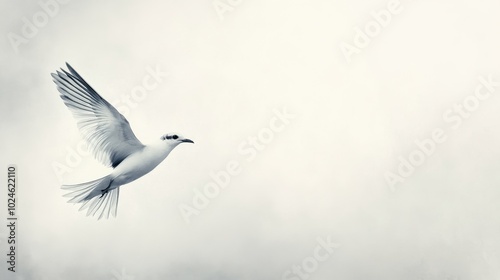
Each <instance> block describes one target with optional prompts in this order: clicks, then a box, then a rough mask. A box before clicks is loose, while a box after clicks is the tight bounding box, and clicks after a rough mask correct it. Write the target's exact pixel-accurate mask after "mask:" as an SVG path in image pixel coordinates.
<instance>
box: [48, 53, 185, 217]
mask: <svg viewBox="0 0 500 280" xmlns="http://www.w3.org/2000/svg"><path fill="white" fill-rule="evenodd" d="M66 66H67V67H68V69H69V72H67V71H66V70H64V69H62V68H61V71H62V72H60V71H56V72H57V74H56V73H51V75H52V77H53V78H54V82H55V83H56V85H57V90H58V91H59V92H60V96H61V98H62V99H63V101H64V104H66V106H67V107H68V108H69V109H70V111H71V112H72V113H73V116H74V117H75V119H76V121H77V123H78V128H79V130H80V132H81V134H82V137H83V138H84V139H85V140H86V141H87V143H88V146H89V148H90V151H91V152H92V154H93V155H94V157H95V158H96V159H97V160H98V161H100V162H101V163H102V164H104V165H106V166H111V167H113V171H112V172H111V174H109V175H108V176H105V177H102V178H99V179H97V180H93V181H90V182H86V183H82V184H77V185H63V186H62V187H61V188H62V189H64V190H68V191H70V192H69V193H67V194H65V195H64V196H65V197H72V198H71V199H70V200H69V201H68V202H72V203H82V204H83V205H82V206H81V207H80V209H79V210H84V209H88V211H87V216H89V215H92V216H94V215H96V214H97V215H98V217H99V218H98V219H101V218H102V217H106V218H109V216H110V214H112V215H113V216H115V217H116V214H117V208H118V196H119V193H120V186H121V185H125V184H128V183H130V182H132V181H134V180H136V179H138V178H140V177H142V176H144V175H145V174H147V173H148V172H150V171H151V170H153V169H154V168H155V167H156V166H157V165H158V164H160V163H161V162H162V161H163V160H164V159H165V158H166V157H167V156H168V154H169V153H170V152H171V151H172V150H173V149H174V148H175V147H176V146H177V145H179V144H180V143H194V142H193V141H191V140H190V139H187V138H184V137H182V136H181V135H179V134H173V133H169V134H165V135H163V136H161V137H160V139H158V140H157V141H156V142H154V143H152V144H150V145H144V144H142V143H141V142H140V141H139V139H137V137H136V136H135V135H134V132H132V129H131V128H130V125H129V123H128V121H127V119H126V118H125V117H124V116H123V115H121V114H120V113H119V112H118V111H117V110H116V109H115V108H114V107H113V106H112V105H111V104H109V102H107V101H106V100H105V99H104V98H102V97H101V96H100V95H99V94H98V93H97V92H96V91H95V90H94V89H93V88H92V87H91V86H90V85H89V84H87V82H85V80H84V79H83V78H82V77H81V76H80V75H79V74H78V73H77V72H76V71H75V70H74V69H73V68H72V67H71V66H70V65H69V64H68V63H66Z"/></svg>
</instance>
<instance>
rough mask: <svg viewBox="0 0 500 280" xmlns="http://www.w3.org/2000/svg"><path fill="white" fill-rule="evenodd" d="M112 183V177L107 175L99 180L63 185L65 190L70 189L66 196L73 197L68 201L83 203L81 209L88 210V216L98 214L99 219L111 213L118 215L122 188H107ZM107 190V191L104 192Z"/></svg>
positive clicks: (107, 216)
mask: <svg viewBox="0 0 500 280" xmlns="http://www.w3.org/2000/svg"><path fill="white" fill-rule="evenodd" d="M110 184H111V178H110V177H109V176H105V177H102V178H99V179H97V180H93V181H90V182H86V183H81V184H76V185H63V186H62V187H61V188H62V189H63V190H67V191H69V192H68V193H67V194H65V195H64V196H65V197H71V199H70V200H68V202H71V203H82V206H81V207H80V209H79V210H80V211H81V210H85V209H88V210H87V216H90V215H92V216H95V215H96V214H97V215H98V219H101V218H102V217H106V218H109V216H110V214H111V215H113V216H114V217H116V214H117V210H118V197H119V195H120V188H119V187H117V188H114V189H110V190H107V191H105V190H106V188H108V187H109V186H110ZM103 191H105V192H103Z"/></svg>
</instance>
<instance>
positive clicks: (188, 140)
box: [181, 139, 194, 144]
mask: <svg viewBox="0 0 500 280" xmlns="http://www.w3.org/2000/svg"><path fill="white" fill-rule="evenodd" d="M181 142H186V143H193V144H194V142H193V140H191V139H182V140H181Z"/></svg>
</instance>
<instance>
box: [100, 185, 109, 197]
mask: <svg viewBox="0 0 500 280" xmlns="http://www.w3.org/2000/svg"><path fill="white" fill-rule="evenodd" d="M109 187H111V184H109V186H108V187H107V188H105V189H104V190H101V193H102V194H101V197H99V198H102V197H103V196H104V195H105V194H107V193H108V191H109Z"/></svg>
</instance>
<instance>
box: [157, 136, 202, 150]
mask: <svg viewBox="0 0 500 280" xmlns="http://www.w3.org/2000/svg"><path fill="white" fill-rule="evenodd" d="M160 139H161V140H162V141H164V142H165V143H166V144H167V145H169V146H174V147H175V146H177V145H179V144H180V143H194V142H193V140H191V139H188V138H185V137H184V136H182V135H180V134H178V133H167V134H165V135H162V136H161V138H160Z"/></svg>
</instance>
